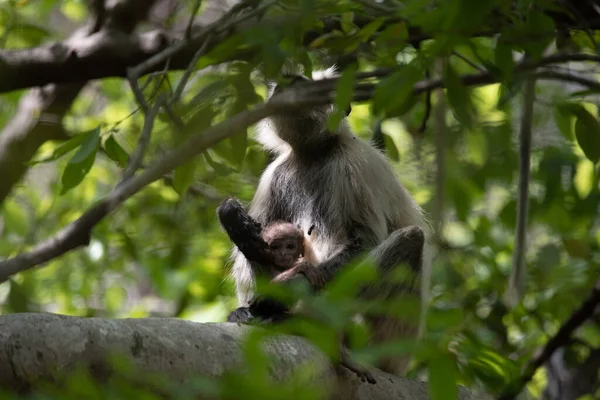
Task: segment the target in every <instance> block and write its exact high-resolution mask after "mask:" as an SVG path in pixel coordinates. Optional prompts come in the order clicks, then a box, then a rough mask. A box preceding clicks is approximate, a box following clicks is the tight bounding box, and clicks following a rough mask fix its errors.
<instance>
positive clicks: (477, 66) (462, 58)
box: [452, 51, 485, 71]
mask: <svg viewBox="0 0 600 400" xmlns="http://www.w3.org/2000/svg"><path fill="white" fill-rule="evenodd" d="M452 55H454V56H456V57H458V58H460V59H461V60H462V61H464V62H465V63H467V64H468V65H469V66H471V67H473V68H475V69H476V70H478V71H485V68H483V67H482V66H481V65H477V64H475V63H474V62H473V61H471V60H469V59H468V58H467V57H465V56H463V55H462V54H460V53H459V52H458V51H453V52H452Z"/></svg>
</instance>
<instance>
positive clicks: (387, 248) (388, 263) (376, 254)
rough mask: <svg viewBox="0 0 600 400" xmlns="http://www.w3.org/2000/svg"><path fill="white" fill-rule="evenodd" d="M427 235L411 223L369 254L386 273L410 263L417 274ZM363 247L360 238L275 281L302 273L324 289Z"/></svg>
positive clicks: (291, 277) (319, 287) (300, 265)
mask: <svg viewBox="0 0 600 400" xmlns="http://www.w3.org/2000/svg"><path fill="white" fill-rule="evenodd" d="M424 242H425V236H424V233H423V230H422V229H421V228H419V227H417V226H408V227H405V228H402V229H398V230H397V231H395V232H393V233H392V234H391V235H390V236H389V237H388V238H387V239H386V240H385V241H384V242H383V243H381V244H380V245H379V246H378V247H376V248H375V249H373V250H372V251H371V252H370V254H369V258H370V259H371V260H372V261H373V262H374V263H375V265H377V266H378V267H379V269H380V271H381V272H382V274H383V275H385V274H386V273H387V272H389V271H391V270H392V269H393V268H394V267H395V266H397V265H398V264H401V263H406V264H408V265H409V266H410V268H411V270H412V272H413V273H414V274H419V273H420V270H421V265H422V253H423V245H424ZM361 250H362V247H361V246H360V244H359V241H358V240H355V241H354V242H353V243H352V244H350V245H349V246H347V247H346V248H345V249H344V250H342V251H340V252H338V253H336V254H334V255H333V256H332V257H331V258H329V259H328V260H326V261H324V262H322V263H321V264H319V265H317V266H312V265H310V264H308V263H299V264H298V265H297V266H295V267H294V268H292V269H290V270H288V271H285V272H282V273H281V274H279V275H278V276H277V277H275V279H274V281H275V282H286V281H290V280H292V279H297V277H298V275H303V276H305V277H306V279H307V280H308V282H309V283H310V285H311V286H312V287H313V289H315V290H321V289H323V287H325V286H326V285H327V284H328V283H329V282H330V281H332V280H333V279H335V277H336V276H337V274H338V272H339V270H340V269H341V268H342V267H343V266H344V265H346V264H347V263H348V262H349V261H351V260H352V259H353V258H354V257H355V256H357V255H358V254H359V253H360V252H361Z"/></svg>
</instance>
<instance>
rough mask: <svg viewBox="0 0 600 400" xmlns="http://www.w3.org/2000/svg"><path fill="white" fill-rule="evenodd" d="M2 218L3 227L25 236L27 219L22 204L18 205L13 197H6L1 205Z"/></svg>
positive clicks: (27, 225)
mask: <svg viewBox="0 0 600 400" xmlns="http://www.w3.org/2000/svg"><path fill="white" fill-rule="evenodd" d="M2 218H3V219H4V226H5V228H6V229H7V230H8V231H10V232H14V233H16V234H18V235H19V236H25V235H26V234H27V232H28V231H29V220H28V218H27V213H26V212H25V210H24V209H23V206H21V205H19V203H17V202H16V201H15V200H14V199H13V198H10V197H8V198H7V199H6V200H4V204H3V205H2Z"/></svg>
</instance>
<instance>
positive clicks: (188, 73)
mask: <svg viewBox="0 0 600 400" xmlns="http://www.w3.org/2000/svg"><path fill="white" fill-rule="evenodd" d="M211 38H212V36H211V34H210V33H209V34H208V36H207V37H206V41H205V42H204V43H203V44H202V46H201V47H200V49H199V50H198V51H197V52H196V53H195V54H194V57H193V58H192V61H190V65H189V67H188V68H187V69H186V70H185V72H184V73H183V76H182V77H181V80H180V81H179V83H178V84H177V88H175V92H174V93H173V96H172V97H171V100H170V102H169V103H170V104H175V103H177V102H178V101H179V99H180V98H181V94H182V93H183V90H184V89H185V85H187V82H188V80H189V79H190V76H192V72H194V66H195V65H196V63H197V62H198V60H199V59H200V57H202V55H204V53H205V51H206V48H207V47H208V43H209V42H210V39H211Z"/></svg>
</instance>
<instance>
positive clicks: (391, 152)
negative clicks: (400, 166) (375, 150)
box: [383, 132, 400, 162]
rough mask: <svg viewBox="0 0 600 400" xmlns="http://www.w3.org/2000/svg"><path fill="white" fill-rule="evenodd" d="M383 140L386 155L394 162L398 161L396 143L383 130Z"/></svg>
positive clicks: (398, 154) (398, 155) (398, 153)
mask: <svg viewBox="0 0 600 400" xmlns="http://www.w3.org/2000/svg"><path fill="white" fill-rule="evenodd" d="M383 142H384V143H385V151H386V154H387V155H388V157H389V158H390V159H391V160H393V161H395V162H398V161H400V152H399V151H398V148H397V147H396V143H394V141H393V140H392V138H391V137H390V136H389V135H388V134H387V133H385V132H383Z"/></svg>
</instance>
